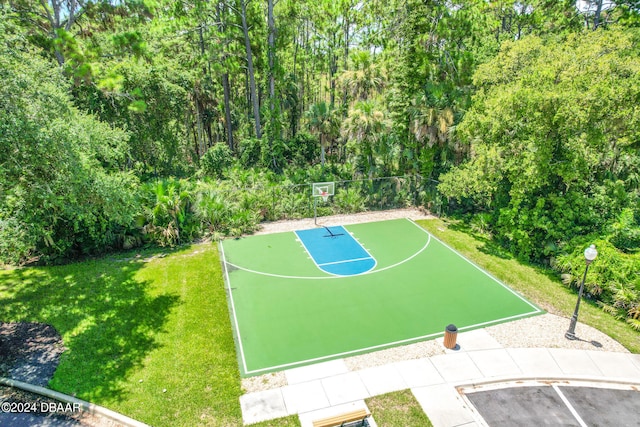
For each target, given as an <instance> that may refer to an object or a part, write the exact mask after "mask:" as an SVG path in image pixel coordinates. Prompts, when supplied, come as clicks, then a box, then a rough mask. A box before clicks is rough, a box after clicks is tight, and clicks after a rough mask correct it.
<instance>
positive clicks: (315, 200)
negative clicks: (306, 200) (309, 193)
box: [313, 197, 318, 225]
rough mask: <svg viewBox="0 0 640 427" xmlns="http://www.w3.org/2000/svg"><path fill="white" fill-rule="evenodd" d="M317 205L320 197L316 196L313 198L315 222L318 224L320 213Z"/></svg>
mask: <svg viewBox="0 0 640 427" xmlns="http://www.w3.org/2000/svg"><path fill="white" fill-rule="evenodd" d="M317 205H318V198H317V197H314V198H313V223H314V224H315V225H318V213H317V211H316V207H317Z"/></svg>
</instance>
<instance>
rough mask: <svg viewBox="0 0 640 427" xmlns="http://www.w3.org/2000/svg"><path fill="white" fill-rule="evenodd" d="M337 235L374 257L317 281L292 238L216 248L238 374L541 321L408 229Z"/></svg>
mask: <svg viewBox="0 0 640 427" xmlns="http://www.w3.org/2000/svg"><path fill="white" fill-rule="evenodd" d="M332 229H333V228H332ZM344 229H346V231H345V233H344V234H345V236H344V237H342V238H343V239H350V238H351V237H350V236H352V237H353V238H354V239H355V240H356V241H357V242H359V243H360V245H361V246H362V248H364V250H366V252H368V253H369V254H370V255H371V257H373V258H374V259H375V267H373V269H372V270H370V271H368V272H365V273H360V274H354V275H347V276H338V275H332V274H329V273H326V272H324V271H322V270H321V269H320V267H319V266H318V265H317V264H316V262H315V261H314V258H312V254H314V250H315V249H314V247H312V246H313V245H314V243H313V241H311V242H307V241H306V240H304V239H303V241H304V245H303V241H301V239H299V238H298V235H297V234H296V233H294V232H286V233H277V234H268V235H257V236H250V237H244V238H241V239H235V240H225V241H223V242H222V243H221V249H222V250H221V253H222V262H223V264H224V266H225V270H226V272H225V275H226V286H227V288H228V295H229V308H230V312H231V320H232V324H233V326H234V333H235V335H236V336H235V338H236V345H237V350H238V358H239V364H240V371H241V374H242V375H243V376H252V375H259V374H264V373H267V372H272V371H278V370H284V369H289V368H294V367H298V366H303V365H307V364H311V363H317V362H321V361H326V360H330V359H335V358H340V357H346V356H351V355H355V354H360V353H364V352H369V351H374V350H378V349H382V348H387V347H392V346H397V345H401V344H408V343H412V342H416V341H420V340H426V339H433V338H435V337H438V336H441V335H443V333H444V329H445V327H446V326H447V325H448V324H450V323H453V324H455V325H456V326H457V327H458V329H459V330H460V331H464V330H469V329H473V328H478V327H483V326H487V325H491V324H496V323H500V322H506V321H509V320H514V319H518V318H522V317H526V316H532V315H536V314H540V313H541V310H540V309H539V308H537V307H535V306H534V305H533V304H531V303H530V302H528V301H526V300H525V299H524V298H523V297H522V296H520V295H518V294H516V293H515V292H514V291H512V290H511V289H509V288H508V287H507V286H505V285H504V284H502V283H500V282H499V281H498V280H497V279H495V278H493V277H492V276H491V275H489V274H488V273H487V272H485V271H484V270H482V269H480V268H479V267H477V266H476V265H474V264H473V263H471V262H470V261H468V260H466V259H465V258H463V257H462V256H461V255H460V254H458V253H457V252H455V251H453V250H452V249H451V248H449V247H448V246H446V245H445V244H444V243H442V242H440V241H439V240H437V239H436V238H435V237H433V236H431V235H430V234H429V233H428V232H427V231H426V230H424V229H423V228H422V227H420V226H419V225H417V224H416V223H414V222H413V221H410V220H408V219H399V220H391V221H382V222H372V223H364V224H356V225H349V226H345V227H344ZM336 230H338V229H333V231H334V233H335V232H336ZM338 231H339V230H338ZM321 234H325V235H327V234H328V232H327V233H324V230H322V233H321ZM349 235H350V236H349ZM322 239H331V240H322ZM334 239H335V240H334ZM318 241H319V242H320V243H321V244H324V246H325V248H324V249H323V250H326V247H328V248H329V250H331V245H333V244H335V245H338V244H341V243H340V242H341V240H340V239H338V238H334V237H331V236H328V237H324V236H320V237H319V238H318ZM327 242H328V243H327ZM334 242H335V243H334ZM337 249H338V248H336V250H337ZM332 252H333V251H332ZM337 252H339V251H337ZM321 255H322V254H321ZM325 255H326V254H325ZM329 255H332V254H329ZM340 256H342V255H340ZM356 261H357V260H356ZM349 262H351V260H349V257H348V256H345V259H344V261H337V262H330V263H328V264H331V265H335V264H341V263H349ZM319 264H320V263H319Z"/></svg>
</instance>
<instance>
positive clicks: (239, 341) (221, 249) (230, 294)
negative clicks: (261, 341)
mask: <svg viewBox="0 0 640 427" xmlns="http://www.w3.org/2000/svg"><path fill="white" fill-rule="evenodd" d="M219 246H220V253H221V254H222V265H223V267H224V275H225V277H226V279H227V280H225V281H226V282H227V283H226V285H227V289H228V290H229V300H230V301H231V313H232V314H233V323H234V324H235V326H236V334H237V335H238V340H237V341H238V350H240V359H241V360H242V367H243V368H244V371H245V372H247V361H246V360H245V358H244V349H243V348H242V335H240V326H239V325H238V318H237V317H236V306H235V304H234V302H233V291H232V290H231V280H230V279H229V269H228V268H227V260H226V256H225V254H224V247H223V246H222V241H220V243H219Z"/></svg>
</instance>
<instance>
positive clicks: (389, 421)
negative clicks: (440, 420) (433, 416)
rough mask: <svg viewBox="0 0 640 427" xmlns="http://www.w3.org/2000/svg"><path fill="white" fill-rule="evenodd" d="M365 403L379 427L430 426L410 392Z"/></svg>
mask: <svg viewBox="0 0 640 427" xmlns="http://www.w3.org/2000/svg"><path fill="white" fill-rule="evenodd" d="M365 402H366V403H367V406H368V407H369V410H370V411H371V415H372V416H373V419H374V420H375V421H376V424H378V426H379V427H405V426H420V427H431V426H432V424H431V421H429V417H427V416H426V415H425V413H424V411H423V410H422V407H421V406H420V404H419V403H418V401H417V400H416V398H415V397H414V396H413V393H411V390H402V391H396V392H393V393H387V394H383V395H380V396H375V397H370V398H369V399H365Z"/></svg>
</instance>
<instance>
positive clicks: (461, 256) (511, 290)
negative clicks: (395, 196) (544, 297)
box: [409, 219, 542, 313]
mask: <svg viewBox="0 0 640 427" xmlns="http://www.w3.org/2000/svg"><path fill="white" fill-rule="evenodd" d="M409 221H411V222H413V221H412V220H410V219H409ZM413 223H414V224H416V223H415V222H413ZM416 227H420V226H419V225H418V224H416ZM420 228H422V227H420ZM422 229H423V230H424V228H422ZM425 231H426V230H425ZM427 233H429V232H428V231H427ZM429 235H430V236H431V233H429ZM433 238H434V239H436V240H437V241H438V242H440V244H442V245H443V246H445V247H447V248H448V249H449V250H450V251H451V252H453V253H454V254H456V255H458V256H459V257H460V258H462V259H463V260H465V261H466V262H468V263H469V264H471V265H472V266H474V267H475V268H477V269H478V270H480V271H481V272H483V273H484V274H486V275H487V276H488V277H490V278H491V279H493V280H494V281H495V282H496V283H499V284H500V286H502V287H503V288H505V289H506V290H508V291H509V292H511V293H512V294H513V295H515V296H517V297H518V298H520V299H521V300H522V301H524V302H525V303H527V304H528V305H529V306H530V307H531V308H533V309H534V310H535V311H534V313H541V312H542V310H541V309H540V308H538V307H536V306H535V305H533V304H532V303H530V302H529V301H527V300H526V299H525V298H524V297H523V296H522V295H520V294H518V293H517V292H516V291H514V290H513V289H511V288H510V287H509V286H507V285H505V284H504V283H502V281H500V280H499V279H498V278H497V277H495V276H493V275H491V273H489V272H488V271H486V270H485V269H483V268H482V267H480V266H479V265H478V264H476V263H475V262H473V261H471V260H470V259H468V258H466V257H465V256H464V255H462V254H461V253H460V252H458V251H456V250H455V249H453V248H452V247H451V246H449V245H447V244H446V243H444V242H443V241H442V240H440V239H438V238H437V237H436V236H433Z"/></svg>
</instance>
